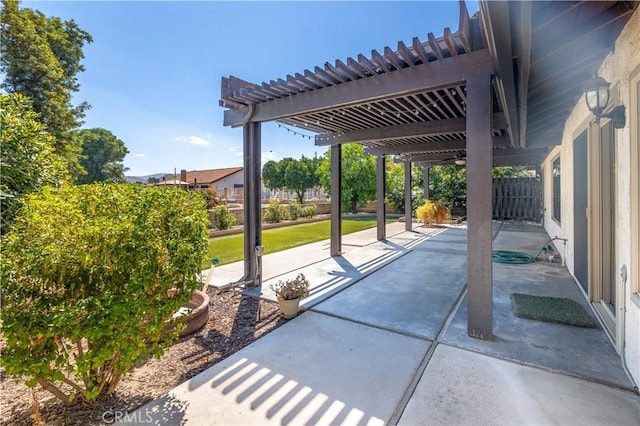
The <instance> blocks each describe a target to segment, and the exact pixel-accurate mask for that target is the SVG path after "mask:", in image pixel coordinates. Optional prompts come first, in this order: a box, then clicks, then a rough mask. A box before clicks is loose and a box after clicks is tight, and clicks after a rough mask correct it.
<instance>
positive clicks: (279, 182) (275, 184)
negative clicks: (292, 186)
mask: <svg viewBox="0 0 640 426" xmlns="http://www.w3.org/2000/svg"><path fill="white" fill-rule="evenodd" d="M280 164H281V162H280V161H273V160H270V161H267V162H266V163H264V166H262V181H263V182H264V186H266V187H267V188H269V189H282V188H284V171H283V170H281V167H280Z"/></svg>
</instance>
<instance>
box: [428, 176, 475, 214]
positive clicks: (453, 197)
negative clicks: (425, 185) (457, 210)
mask: <svg viewBox="0 0 640 426" xmlns="http://www.w3.org/2000/svg"><path fill="white" fill-rule="evenodd" d="M429 184H430V191H429V192H430V194H429V195H430V198H431V199H433V200H442V201H444V202H445V204H446V205H447V207H448V208H449V213H451V210H452V209H453V207H454V206H460V207H466V205H467V169H466V168H464V167H457V166H453V165H448V166H434V167H431V168H430V169H429Z"/></svg>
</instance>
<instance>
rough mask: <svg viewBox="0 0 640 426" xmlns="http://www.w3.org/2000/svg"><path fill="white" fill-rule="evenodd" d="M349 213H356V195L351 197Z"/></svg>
mask: <svg viewBox="0 0 640 426" xmlns="http://www.w3.org/2000/svg"><path fill="white" fill-rule="evenodd" d="M351 213H353V214H356V213H358V200H357V199H356V197H353V198H352V199H351Z"/></svg>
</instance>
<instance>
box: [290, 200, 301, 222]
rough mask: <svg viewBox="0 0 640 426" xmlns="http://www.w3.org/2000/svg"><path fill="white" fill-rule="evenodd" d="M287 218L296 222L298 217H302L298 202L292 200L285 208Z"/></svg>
mask: <svg viewBox="0 0 640 426" xmlns="http://www.w3.org/2000/svg"><path fill="white" fill-rule="evenodd" d="M287 213H288V217H289V219H291V220H298V218H299V217H300V216H302V205H301V204H300V202H299V201H298V200H293V201H291V203H290V204H289V205H288V206H287Z"/></svg>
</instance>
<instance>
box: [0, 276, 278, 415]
mask: <svg viewBox="0 0 640 426" xmlns="http://www.w3.org/2000/svg"><path fill="white" fill-rule="evenodd" d="M207 293H208V294H209V297H210V304H209V309H210V311H209V321H208V322H207V323H206V324H205V326H204V327H203V328H202V329H200V330H199V331H197V332H196V333H194V334H192V335H190V336H186V337H183V338H182V339H180V340H178V341H177V342H176V343H175V344H174V345H172V346H171V347H170V348H168V349H167V350H166V351H165V353H164V355H163V356H162V357H161V358H160V359H151V360H149V361H147V362H146V363H145V364H143V365H141V366H139V367H137V368H136V369H135V370H133V371H132V372H131V373H129V374H128V375H127V376H126V377H125V378H124V379H123V380H122V381H121V382H120V384H119V385H118V387H117V389H116V392H115V393H114V394H113V395H111V396H110V397H109V398H107V399H105V400H102V401H97V402H95V403H93V404H90V405H89V404H73V405H71V406H67V407H65V406H64V405H63V404H62V403H61V402H59V401H58V400H57V399H55V398H54V397H52V396H51V394H49V393H48V392H47V391H44V390H42V389H40V388H35V391H32V390H31V389H30V388H28V387H26V386H25V385H24V384H22V382H17V381H16V380H14V379H13V378H11V377H9V376H7V375H6V374H5V372H4V370H2V369H0V425H31V424H41V423H40V422H39V421H37V420H36V418H37V417H38V416H34V415H33V414H34V407H35V405H34V397H35V399H37V400H38V403H39V410H40V416H41V418H42V419H43V420H44V423H45V424H47V425H99V424H105V421H104V420H103V414H104V413H105V412H115V411H119V412H129V411H132V410H134V409H136V408H138V407H140V406H142V405H144V404H146V403H148V402H149V401H151V400H153V399H155V398H157V397H158V396H160V395H162V394H163V393H165V392H167V391H169V390H170V389H172V388H174V387H175V386H177V385H178V384H180V383H182V382H184V381H186V380H188V379H190V378H191V377H193V376H195V375H197V374H198V373H200V372H201V371H203V370H205V369H207V368H209V367H211V366H212V365H214V364H216V363H217V362H219V361H221V360H223V359H225V358H227V357H228V356H230V355H232V354H233V353H235V352H237V351H238V350H240V349H242V348H243V347H245V346H247V345H248V344H250V343H251V342H253V341H255V340H256V339H258V338H260V337H262V336H264V335H265V334H267V333H269V332H270V331H272V330H274V329H275V328H277V327H278V326H280V325H281V324H283V323H284V322H285V321H286V320H284V319H282V318H281V317H280V315H279V310H278V305H277V304H275V303H272V302H268V301H264V300H257V299H254V298H250V297H247V296H242V295H241V294H239V293H238V292H235V291H222V292H219V291H218V290H216V289H213V288H210V289H209V290H208V291H207ZM106 418H107V420H109V418H108V417H106Z"/></svg>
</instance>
